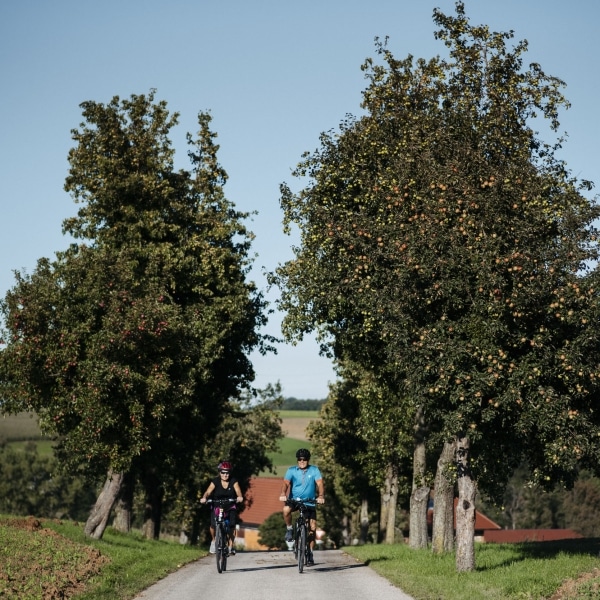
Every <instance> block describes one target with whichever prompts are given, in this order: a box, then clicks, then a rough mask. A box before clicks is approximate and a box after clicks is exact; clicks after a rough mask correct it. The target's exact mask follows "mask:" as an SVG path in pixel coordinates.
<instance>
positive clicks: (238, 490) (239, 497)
mask: <svg viewBox="0 0 600 600" xmlns="http://www.w3.org/2000/svg"><path fill="white" fill-rule="evenodd" d="M233 489H234V490H235V493H236V494H237V498H236V501H237V502H243V501H244V497H243V496H242V489H241V488H240V484H239V483H238V482H237V481H236V482H235V483H234V484H233Z"/></svg>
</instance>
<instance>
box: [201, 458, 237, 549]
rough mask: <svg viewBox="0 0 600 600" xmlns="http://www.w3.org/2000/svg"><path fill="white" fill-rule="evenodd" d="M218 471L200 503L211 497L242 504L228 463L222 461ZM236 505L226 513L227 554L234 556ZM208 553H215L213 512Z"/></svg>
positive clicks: (212, 512)
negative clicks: (227, 528) (227, 530)
mask: <svg viewBox="0 0 600 600" xmlns="http://www.w3.org/2000/svg"><path fill="white" fill-rule="evenodd" d="M217 468H218V470H219V476H218V477H215V478H214V479H213V480H212V481H211V482H210V485H209V486H208V488H206V491H205V492H204V494H203V495H202V498H200V502H201V503H202V504H205V503H206V501H207V500H208V497H209V496H212V499H213V500H232V501H236V502H243V501H244V498H243V497H242V490H241V488H240V484H239V483H238V480H237V479H236V478H235V477H233V476H232V475H231V463H230V462H229V461H226V460H225V461H223V462H220V463H219V466H218V467H217ZM236 515H237V512H236V505H235V504H233V505H232V506H231V508H230V509H229V510H228V511H227V516H226V518H227V519H229V554H232V555H233V554H235V548H234V547H233V542H234V540H235V523H236ZM210 537H211V540H212V541H211V543H210V552H211V554H214V553H215V511H214V510H211V512H210Z"/></svg>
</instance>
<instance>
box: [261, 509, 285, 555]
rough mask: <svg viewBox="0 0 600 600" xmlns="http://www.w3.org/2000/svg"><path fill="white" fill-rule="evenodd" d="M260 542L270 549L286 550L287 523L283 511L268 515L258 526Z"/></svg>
mask: <svg viewBox="0 0 600 600" xmlns="http://www.w3.org/2000/svg"><path fill="white" fill-rule="evenodd" d="M258 543H259V544H262V545H263V546H266V547H267V548H268V549H269V550H286V549H287V545H286V543H285V523H284V521H283V515H282V514H281V512H276V513H273V514H272V515H270V516H269V517H267V518H266V519H265V520H264V521H263V522H262V524H261V525H260V527H259V528H258Z"/></svg>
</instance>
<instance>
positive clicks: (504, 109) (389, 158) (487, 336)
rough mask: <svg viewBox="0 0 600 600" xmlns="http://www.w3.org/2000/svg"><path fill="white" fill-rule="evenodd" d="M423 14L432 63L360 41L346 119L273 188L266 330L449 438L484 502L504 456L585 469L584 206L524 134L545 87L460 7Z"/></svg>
mask: <svg viewBox="0 0 600 600" xmlns="http://www.w3.org/2000/svg"><path fill="white" fill-rule="evenodd" d="M433 18H434V22H435V23H436V25H437V26H438V27H439V29H438V30H437V31H436V33H435V37H436V39H438V40H440V41H442V42H443V43H444V44H445V45H446V47H447V49H448V56H447V57H446V58H441V57H439V56H438V57H435V58H432V59H430V60H425V59H418V60H415V59H414V58H413V57H412V56H408V57H407V58H405V59H403V60H398V59H396V58H395V57H394V56H393V55H392V53H391V52H390V51H389V50H388V48H387V45H386V43H385V42H381V41H379V40H378V41H377V45H376V48H377V54H378V56H379V58H380V59H381V62H378V61H376V60H373V59H369V60H367V61H366V62H365V63H364V65H363V70H364V72H365V74H366V77H367V80H368V82H369V84H368V87H367V88H366V90H365V91H364V93H363V103H362V108H363V110H364V115H363V116H361V117H352V116H348V117H347V118H346V119H345V120H344V121H343V122H342V123H341V124H340V127H339V131H330V132H327V133H323V134H322V135H321V138H320V147H319V148H317V149H316V150H315V151H313V152H311V153H306V154H305V155H304V156H303V158H302V161H301V162H300V163H299V165H298V167H297V168H296V170H295V171H294V175H295V176H297V177H299V178H301V179H302V181H303V183H304V184H305V185H304V187H303V188H302V189H301V190H300V191H299V192H292V190H291V189H290V187H289V186H288V185H287V184H283V185H282V197H281V203H282V207H283V210H284V214H285V223H286V227H287V228H288V230H289V229H290V228H291V227H293V226H296V227H298V228H299V231H300V239H301V243H300V245H299V246H298V247H297V248H296V249H295V257H294V258H293V259H292V260H290V261H288V262H286V263H285V264H283V265H281V266H280V267H279V268H278V269H277V271H276V273H274V274H273V276H272V281H273V282H275V283H277V284H278V285H279V286H280V288H281V289H282V298H281V301H280V307H281V308H282V309H283V310H284V311H285V312H286V318H285V320H284V333H285V334H286V336H287V337H288V338H289V339H293V338H295V337H301V336H302V335H303V334H304V333H305V332H307V331H311V330H313V329H316V330H318V331H319V332H320V333H321V335H322V336H323V339H324V344H326V345H327V346H328V348H329V350H330V351H331V352H332V353H333V354H334V355H335V356H336V358H338V360H342V361H344V360H352V361H356V362H360V363H362V364H363V365H364V366H365V367H366V368H367V369H368V370H370V371H372V372H373V373H375V374H376V375H378V376H379V377H380V378H381V379H382V380H384V381H385V382H386V385H388V386H393V388H395V389H396V390H397V392H398V393H397V394H396V398H398V399H401V398H409V399H412V402H413V403H414V404H415V405H418V406H419V407H421V408H422V410H423V413H424V415H425V418H426V420H427V425H428V428H429V432H430V433H429V437H430V441H431V442H433V443H437V444H440V443H441V442H443V441H445V440H449V439H458V438H460V439H467V438H468V440H469V441H470V442H471V450H472V451H473V457H474V459H475V460H474V463H473V464H472V467H473V473H474V474H475V477H476V478H477V479H478V481H479V482H480V483H481V485H482V486H483V487H485V488H487V489H488V490H490V491H493V490H494V489H501V487H502V485H503V484H504V483H505V482H506V479H507V477H508V476H509V475H510V473H511V471H512V469H513V468H514V467H515V466H516V465H517V464H518V463H519V461H520V459H521V456H522V454H523V453H525V454H527V455H528V457H529V459H530V460H531V462H532V465H533V466H534V467H535V471H534V474H535V475H536V477H537V478H538V479H539V480H540V481H543V480H545V479H547V480H552V481H553V482H555V481H564V482H566V483H569V482H570V481H572V480H573V478H574V477H575V476H576V473H577V469H578V468H579V467H580V466H582V465H586V464H587V465H592V464H596V465H597V464H598V456H597V452H598V450H597V448H598V446H597V444H595V442H591V441H590V442H588V443H586V440H596V439H597V436H598V433H599V432H600V429H599V426H600V422H599V421H598V418H597V416H596V412H595V410H594V408H595V407H594V405H595V401H594V398H595V397H596V392H597V367H598V346H597V344H595V343H594V341H595V340H596V339H597V338H596V332H595V331H594V330H595V322H594V320H593V318H592V317H591V316H590V315H591V314H596V310H597V305H598V303H597V291H596V289H597V287H596V285H595V283H594V280H595V278H596V276H597V274H596V273H594V272H590V269H591V267H592V266H593V264H594V262H595V260H596V259H597V232H596V229H595V227H594V225H593V224H594V221H595V219H597V218H598V215H599V210H598V206H597V205H596V204H595V202H594V201H592V200H590V199H589V198H587V196H586V192H588V191H589V190H590V189H591V187H592V184H591V183H590V182H588V181H585V180H584V181H579V180H577V179H576V178H575V177H574V176H573V175H572V173H571V171H570V170H569V169H568V168H567V165H566V164H564V162H563V161H561V160H560V158H559V150H560V148H561V145H562V143H563V141H564V140H563V138H562V137H560V136H559V137H558V138H557V139H556V140H555V141H554V142H551V143H549V142H546V141H544V139H543V138H542V136H541V135H540V133H539V132H538V131H536V130H534V129H533V124H534V123H535V119H536V118H541V119H543V120H544V121H545V122H546V123H547V124H548V130H549V131H550V132H551V133H552V132H557V135H559V127H560V124H559V111H560V110H561V109H564V108H567V107H568V102H567V101H566V99H565V97H564V96H563V94H562V92H561V88H562V87H563V86H564V83H563V82H562V81H560V80H559V79H557V78H555V77H552V76H549V75H547V74H545V73H544V71H543V70H542V68H541V66H540V65H538V64H531V65H529V66H528V67H525V66H524V65H523V57H524V54H525V53H526V51H527V42H526V41H523V42H520V43H518V44H516V45H515V46H514V47H512V48H511V47H509V46H508V42H509V40H511V39H512V37H513V34H512V32H508V33H496V32H491V31H490V30H489V28H488V27H487V26H483V25H482V26H474V25H471V24H470V22H469V20H468V18H467V16H466V14H465V10H464V5H463V4H462V2H457V4H456V15H455V16H448V15H445V14H443V13H442V12H441V11H440V10H437V9H436V10H435V11H434V15H433ZM583 346H585V350H586V351H585V353H584V352H583V351H582V348H583ZM398 401H400V400H398ZM570 440H571V441H570ZM573 440H575V443H573Z"/></svg>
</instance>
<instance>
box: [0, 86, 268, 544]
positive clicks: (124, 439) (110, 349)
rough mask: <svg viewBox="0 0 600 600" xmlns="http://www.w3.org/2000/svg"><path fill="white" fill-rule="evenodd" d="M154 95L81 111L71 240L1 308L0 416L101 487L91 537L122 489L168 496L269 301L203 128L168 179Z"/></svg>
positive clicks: (215, 415)
mask: <svg viewBox="0 0 600 600" xmlns="http://www.w3.org/2000/svg"><path fill="white" fill-rule="evenodd" d="M154 96H155V92H154V91H151V92H150V93H149V94H148V95H132V96H131V97H130V98H129V99H124V100H121V99H120V98H119V97H114V98H113V99H112V100H111V101H110V102H109V103H107V104H102V103H98V102H93V101H89V102H84V103H83V104H82V105H81V106H82V109H83V117H84V122H83V123H81V125H80V126H79V128H78V129H75V130H73V132H72V136H73V140H74V142H75V146H74V147H73V148H72V150H71V151H70V152H69V165H70V169H69V174H68V177H67V179H66V183H65V190H66V191H68V192H69V193H70V194H71V195H72V196H73V198H74V200H75V202H76V203H78V204H79V205H80V208H79V210H78V213H77V215H76V216H75V217H73V218H69V219H66V220H65V221H64V224H63V230H64V232H65V233H68V234H70V235H71V236H72V237H73V238H74V239H75V243H73V244H71V245H70V246H69V247H68V248H67V249H66V250H64V251H61V252H57V253H56V257H55V258H54V259H53V260H50V259H48V258H42V259H40V260H39V261H38V264H37V267H36V269H35V270H34V272H33V273H31V274H30V275H28V274H24V273H16V283H15V285H14V287H13V288H12V289H11V290H9V292H8V293H7V294H6V297H5V299H4V301H3V302H2V305H1V307H2V314H3V316H4V318H5V323H6V326H5V332H4V336H3V339H4V342H5V344H6V346H5V348H4V349H3V350H2V352H1V353H0V369H1V374H0V380H1V381H2V394H3V398H5V404H4V406H3V409H4V410H8V411H12V410H31V411H35V412H36V413H37V414H38V415H39V417H40V419H41V423H42V426H43V428H44V430H45V431H46V432H48V433H50V434H53V435H55V436H56V440H57V453H58V456H59V457H60V459H61V460H62V463H63V464H64V465H65V467H66V468H68V469H70V470H73V471H81V472H84V473H86V474H88V475H89V476H90V477H96V478H97V477H98V476H99V475H100V474H104V475H105V476H106V484H105V486H104V488H103V491H102V493H101V495H100V497H99V499H98V502H97V504H96V506H95V508H94V509H93V511H92V514H91V515H90V519H89V520H88V523H87V524H86V533H87V534H89V535H92V536H94V537H100V536H101V535H102V532H103V530H104V527H105V526H106V521H107V519H108V514H109V512H110V509H111V507H112V505H113V503H114V500H115V498H116V497H117V496H118V494H119V489H120V486H121V483H122V482H123V480H124V478H125V477H126V476H127V475H128V474H131V475H133V476H134V477H135V478H136V479H137V480H138V481H139V482H141V484H142V486H143V488H144V490H145V492H146V505H147V507H148V515H147V520H148V523H149V529H148V531H149V535H152V536H157V535H158V530H159V524H160V506H161V497H162V496H163V495H164V492H165V489H166V488H167V487H168V486H169V485H173V484H174V482H176V481H178V480H182V479H184V475H183V474H184V473H186V472H187V471H189V470H190V469H193V466H194V465H193V461H194V458H195V457H196V458H197V456H198V454H199V453H201V452H202V449H203V447H205V446H206V445H208V444H210V442H211V440H212V439H213V437H214V436H215V435H216V431H217V428H218V423H219V422H220V419H221V416H222V413H223V411H224V410H225V409H226V408H227V406H228V403H229V401H230V400H231V399H235V398H238V397H239V396H240V394H241V393H242V392H244V391H245V390H247V389H248V388H249V386H250V383H251V381H252V380H253V377H254V373H253V368H252V365H251V363H250V361H249V359H248V355H249V353H250V352H251V351H252V350H253V349H255V348H263V349H264V346H265V340H264V339H263V338H262V337H261V336H260V335H259V333H258V328H259V327H260V326H261V325H262V324H263V322H264V319H265V317H264V306H265V303H264V301H263V299H262V296H261V294H260V293H259V292H258V291H257V289H256V287H255V285H254V284H253V283H252V282H250V281H248V280H247V275H248V270H249V267H250V258H249V249H250V243H251V240H252V235H251V233H250V232H249V231H248V230H247V229H246V227H245V225H244V223H243V222H244V219H245V218H246V217H247V215H246V214H245V213H240V212H238V211H237V210H235V208H234V206H233V205H232V203H231V202H229V201H228V200H227V199H226V198H225V196H224V193H223V186H224V184H225V182H226V180H227V174H226V172H225V171H224V170H223V168H222V167H221V166H220V165H219V163H218V161H217V151H218V145H216V144H215V141H214V139H215V137H216V134H215V133H213V132H212V131H211V130H210V121H211V118H210V115H208V114H207V113H200V114H199V115H198V123H199V131H198V135H197V136H196V137H193V136H192V135H190V134H188V144H189V151H188V155H189V159H190V164H191V170H184V169H179V170H177V169H175V167H174V150H173V148H172V145H171V141H170V139H169V133H170V130H171V129H172V128H173V127H174V126H175V125H176V124H177V121H178V115H177V114H170V113H169V111H168V110H167V106H166V102H164V101H156V102H155V100H154Z"/></svg>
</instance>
